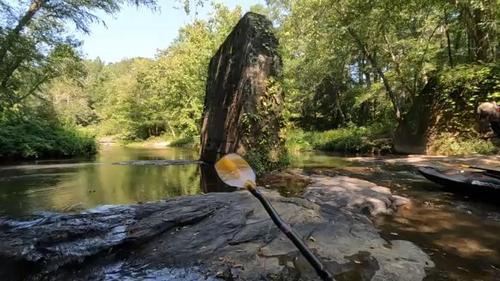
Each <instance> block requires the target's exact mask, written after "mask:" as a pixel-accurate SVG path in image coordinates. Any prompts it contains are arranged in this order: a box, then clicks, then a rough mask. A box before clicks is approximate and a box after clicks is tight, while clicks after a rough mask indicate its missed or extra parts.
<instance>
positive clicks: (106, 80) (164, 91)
mask: <svg viewBox="0 0 500 281" xmlns="http://www.w3.org/2000/svg"><path fill="white" fill-rule="evenodd" d="M240 16H241V9H240V8H236V9H235V10H229V9H227V8H226V7H224V6H222V5H215V6H214V14H213V15H212V16H211V17H210V18H209V19H208V20H195V21H194V22H193V23H190V24H188V25H186V26H184V27H183V28H182V29H181V30H180V31H179V35H178V37H177V39H176V40H175V42H174V43H173V44H172V45H171V46H170V47H169V48H167V49H165V50H162V51H160V52H159V53H158V55H157V57H156V59H154V60H150V59H143V58H135V59H129V60H123V61H120V62H118V63H114V64H109V65H104V64H103V63H102V62H101V61H100V60H95V61H85V62H84V66H85V67H84V69H85V75H84V76H80V77H72V76H70V77H68V76H64V77H61V78H59V79H57V80H55V81H54V82H53V83H51V84H50V85H49V87H47V90H46V91H45V93H46V94H47V96H49V97H50V98H51V99H52V100H53V102H54V107H55V110H56V112H57V114H58V116H59V118H61V119H63V120H66V122H69V123H72V124H76V125H81V126H91V127H93V128H94V130H95V131H96V132H97V134H98V135H100V136H107V135H113V136H116V137H117V138H119V139H121V140H124V141H127V142H130V141H139V140H146V139H148V138H150V137H155V136H162V135H168V138H170V139H178V140H179V139H185V140H186V141H187V140H190V139H193V140H194V139H195V138H196V136H198V135H199V126H200V119H201V113H202V109H203V98H204V94H205V83H206V77H207V73H206V71H207V69H208V63H209V61H210V58H211V57H212V56H213V54H214V53H215V51H216V50H217V48H218V47H219V45H220V44H222V42H223V40H224V39H225V38H226V36H227V35H228V34H229V32H230V31H231V30H232V28H233V26H234V25H235V24H236V22H237V21H238V20H239V18H240ZM190 142H191V141H190ZM179 143H182V141H180V142H179ZM174 144H175V143H174Z"/></svg>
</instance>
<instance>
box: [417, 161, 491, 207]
mask: <svg viewBox="0 0 500 281" xmlns="http://www.w3.org/2000/svg"><path fill="white" fill-rule="evenodd" d="M418 170H419V172H420V173H421V174H422V175H423V176H424V177H426V178H427V179H428V180H430V181H433V182H435V183H438V184H440V185H442V186H443V187H445V188H446V189H447V190H450V191H452V192H461V193H467V194H471V195H478V196H481V197H486V196H493V197H491V198H489V199H493V200H494V201H500V178H498V177H496V176H494V175H492V174H488V173H487V172H476V171H462V170H458V169H449V170H438V169H436V168H433V167H421V168H419V169H418Z"/></svg>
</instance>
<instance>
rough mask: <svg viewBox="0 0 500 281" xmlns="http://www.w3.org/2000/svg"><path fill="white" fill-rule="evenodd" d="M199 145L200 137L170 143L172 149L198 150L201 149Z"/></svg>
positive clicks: (185, 138)
mask: <svg viewBox="0 0 500 281" xmlns="http://www.w3.org/2000/svg"><path fill="white" fill-rule="evenodd" d="M199 145H200V137H199V136H185V137H181V138H178V139H175V140H173V141H172V142H171V143H170V146H172V147H187V148H196V147H199Z"/></svg>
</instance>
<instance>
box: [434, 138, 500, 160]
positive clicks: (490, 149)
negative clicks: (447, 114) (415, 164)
mask: <svg viewBox="0 0 500 281" xmlns="http://www.w3.org/2000/svg"><path fill="white" fill-rule="evenodd" d="M429 153H431V154H438V155H472V154H495V153H498V148H497V147H496V146H495V145H494V144H493V143H492V142H490V141H488V140H484V139H479V138H464V137H458V136H457V135H456V134H451V133H443V134H440V135H439V136H437V137H435V138H434V139H433V140H431V141H430V143H429Z"/></svg>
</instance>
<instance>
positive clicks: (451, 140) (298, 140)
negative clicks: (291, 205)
mask: <svg viewBox="0 0 500 281" xmlns="http://www.w3.org/2000/svg"><path fill="white" fill-rule="evenodd" d="M393 132H394V128H393V126H390V125H383V124H375V125H372V126H367V127H348V128H340V129H335V130H329V131H323V132H315V131H303V130H300V129H294V130H289V131H288V133H287V140H286V145H287V147H288V149H289V150H290V151H292V152H293V151H296V152H300V151H307V150H321V151H328V152H337V153H344V154H365V155H370V154H374V155H387V154H394V153H396V151H395V150H394V142H393ZM499 147H500V146H499V141H498V140H496V139H490V140H485V139H481V138H479V136H477V137H476V138H471V137H465V136H459V135H456V134H449V133H443V134H440V135H437V136H435V137H433V138H432V139H431V140H430V141H429V143H428V154H429V155H446V156H454V155H474V154H483V155H494V154H497V153H498V152H499V151H500V150H499V149H500V148H499Z"/></svg>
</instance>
